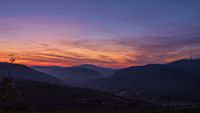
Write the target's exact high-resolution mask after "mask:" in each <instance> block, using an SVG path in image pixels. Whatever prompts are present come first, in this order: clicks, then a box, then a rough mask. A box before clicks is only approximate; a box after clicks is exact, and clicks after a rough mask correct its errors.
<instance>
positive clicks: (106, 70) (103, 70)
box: [77, 64, 117, 77]
mask: <svg viewBox="0 0 200 113" xmlns="http://www.w3.org/2000/svg"><path fill="white" fill-rule="evenodd" d="M77 67H82V68H89V69H93V70H95V71H98V72H99V73H101V74H102V75H104V76H107V77H108V76H111V75H112V74H113V73H114V72H116V71H117V69H112V68H106V67H100V66H96V65H92V64H82V65H78V66H77Z"/></svg>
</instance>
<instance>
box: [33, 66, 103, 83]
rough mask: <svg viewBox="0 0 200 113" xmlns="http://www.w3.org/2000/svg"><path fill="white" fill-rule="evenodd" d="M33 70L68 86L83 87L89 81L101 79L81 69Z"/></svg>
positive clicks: (86, 69) (41, 68)
mask: <svg viewBox="0 0 200 113" xmlns="http://www.w3.org/2000/svg"><path fill="white" fill-rule="evenodd" d="M32 68H33V69H35V70H38V71H41V72H44V73H47V74H50V75H52V76H55V77H57V78H59V79H62V80H63V81H65V82H66V83H67V84H69V85H84V84H85V83H87V82H88V80H91V79H97V78H101V77H103V75H101V73H99V72H98V71H95V70H93V69H89V68H83V67H77V66H74V67H32Z"/></svg>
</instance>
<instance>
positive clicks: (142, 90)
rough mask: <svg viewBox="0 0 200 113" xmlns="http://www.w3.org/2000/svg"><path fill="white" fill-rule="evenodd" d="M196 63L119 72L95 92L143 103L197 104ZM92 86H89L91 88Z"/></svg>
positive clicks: (98, 83) (198, 75) (198, 66)
mask: <svg viewBox="0 0 200 113" xmlns="http://www.w3.org/2000/svg"><path fill="white" fill-rule="evenodd" d="M199 81H200V60H198V59H197V60H180V61H175V62H172V63H168V64H150V65H145V66H133V67H128V68H125V69H121V70H119V71H117V72H116V73H115V74H113V75H112V76H111V77H109V78H106V79H103V80H97V81H95V82H94V83H95V84H96V85H93V86H95V88H97V89H101V90H103V91H106V92H111V93H114V94H118V95H121V96H125V97H130V98H138V99H139V98H141V99H143V100H151V101H154V100H152V98H154V99H155V100H156V99H157V100H159V101H160V99H164V100H171V101H184V102H186V101H187V102H200V97H199V96H198V95H200V92H199V90H200V82H199ZM91 86H92V85H91Z"/></svg>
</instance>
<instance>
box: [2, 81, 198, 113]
mask: <svg viewBox="0 0 200 113" xmlns="http://www.w3.org/2000/svg"><path fill="white" fill-rule="evenodd" d="M6 84H7V85H6V86H5V84H4V83H3V82H1V90H0V94H1V95H0V99H1V100H0V113H200V109H198V108H195V107H192V106H182V107H175V106H171V107H161V106H157V105H153V104H150V103H144V102H141V101H133V100H129V99H126V98H122V97H118V96H114V95H111V94H107V93H103V92H99V91H96V90H91V89H83V88H74V87H61V86H58V85H52V84H49V83H43V82H35V81H27V80H26V81H25V80H24V81H22V80H20V81H7V83H6Z"/></svg>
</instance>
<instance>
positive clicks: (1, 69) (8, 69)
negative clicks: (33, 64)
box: [0, 63, 63, 84]
mask: <svg viewBox="0 0 200 113" xmlns="http://www.w3.org/2000/svg"><path fill="white" fill-rule="evenodd" d="M8 73H10V76H11V77H13V78H15V79H24V80H33V81H42V82H48V83H54V84H62V83H63V81H62V80H60V79H58V78H56V77H54V76H51V75H48V74H45V73H42V72H39V71H36V70H33V69H31V68H29V67H27V66H24V65H19V64H9V63H0V76H1V77H2V76H8Z"/></svg>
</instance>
